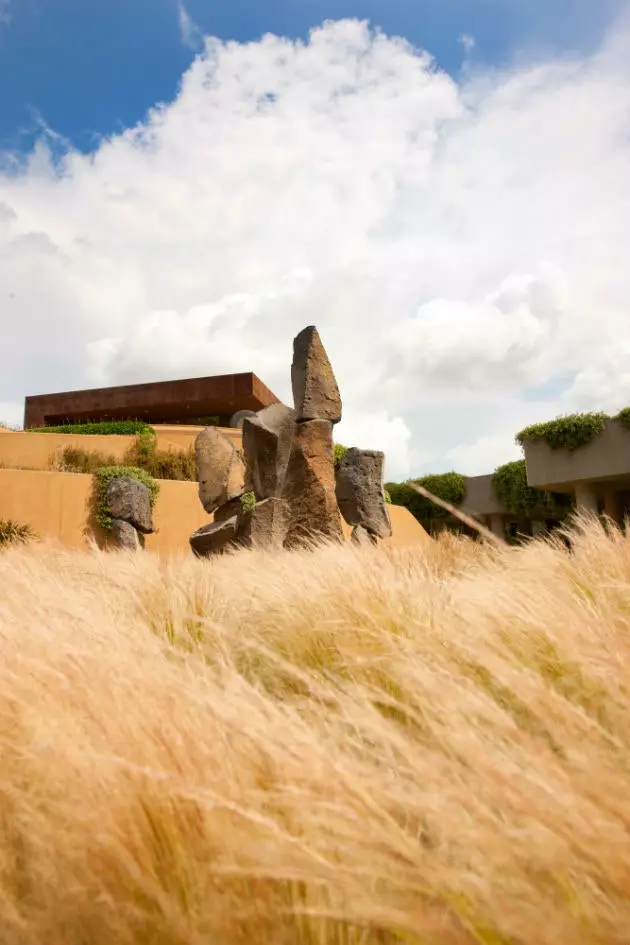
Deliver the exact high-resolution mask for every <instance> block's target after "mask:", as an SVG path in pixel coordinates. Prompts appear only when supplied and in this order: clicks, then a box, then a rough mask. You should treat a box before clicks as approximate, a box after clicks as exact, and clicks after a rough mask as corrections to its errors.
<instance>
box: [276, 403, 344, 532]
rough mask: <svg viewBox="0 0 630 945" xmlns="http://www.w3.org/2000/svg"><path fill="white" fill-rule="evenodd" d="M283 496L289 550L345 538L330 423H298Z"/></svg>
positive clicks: (315, 421)
mask: <svg viewBox="0 0 630 945" xmlns="http://www.w3.org/2000/svg"><path fill="white" fill-rule="evenodd" d="M282 497H283V499H285V500H286V502H287V503H288V506H289V520H288V527H287V535H286V538H285V547H287V548H291V547H295V546H296V545H299V544H303V543H309V542H313V541H322V540H338V541H341V540H342V539H343V531H342V528H341V516H340V514H339V509H338V507H337V501H336V499H335V468H334V459H333V440H332V424H331V423H330V421H328V420H310V421H308V422H307V423H298V424H297V427H296V430H295V439H294V441H293V448H292V450H291V455H290V457H289V464H288V466H287V474H286V477H285V481H284V489H283V493H282Z"/></svg>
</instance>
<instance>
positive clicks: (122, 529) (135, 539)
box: [112, 518, 142, 551]
mask: <svg viewBox="0 0 630 945" xmlns="http://www.w3.org/2000/svg"><path fill="white" fill-rule="evenodd" d="M112 538H113V540H114V543H115V544H116V545H117V547H118V548H122V549H124V550H125V551H139V550H140V548H141V547H142V546H141V544H140V535H139V534H138V532H137V531H136V529H135V528H134V527H133V525H130V524H129V522H124V521H123V520H122V519H121V518H115V519H114V520H113V521H112Z"/></svg>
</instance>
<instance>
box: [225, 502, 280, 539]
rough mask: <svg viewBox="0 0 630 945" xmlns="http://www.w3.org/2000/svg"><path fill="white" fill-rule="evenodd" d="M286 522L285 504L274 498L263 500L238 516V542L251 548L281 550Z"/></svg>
mask: <svg viewBox="0 0 630 945" xmlns="http://www.w3.org/2000/svg"><path fill="white" fill-rule="evenodd" d="M288 521H289V507H288V505H287V503H286V502H284V501H283V500H282V499H278V498H276V497H273V498H270V499H263V501H262V502H257V503H256V505H255V506H254V507H253V509H250V510H249V511H247V512H246V511H243V512H241V514H240V515H239V518H238V525H237V532H238V540H239V542H240V543H241V544H243V545H246V546H248V547H251V548H282V546H283V543H284V539H285V537H286V534H287V528H288Z"/></svg>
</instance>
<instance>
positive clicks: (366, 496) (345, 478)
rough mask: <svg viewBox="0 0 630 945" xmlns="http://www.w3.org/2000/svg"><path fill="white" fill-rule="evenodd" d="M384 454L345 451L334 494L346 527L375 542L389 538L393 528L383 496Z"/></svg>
mask: <svg viewBox="0 0 630 945" xmlns="http://www.w3.org/2000/svg"><path fill="white" fill-rule="evenodd" d="M384 462H385V454H384V453H381V452H379V451H378V450H359V449H357V448H356V447H351V448H350V449H347V450H346V451H345V453H344V454H343V456H342V457H341V461H340V463H339V469H338V470H337V476H336V487H335V492H336V496H337V502H338V504H339V508H340V510H341V514H342V515H343V517H344V519H345V520H346V522H347V523H348V525H354V526H355V527H361V528H363V529H365V530H366V531H367V532H368V534H369V535H372V536H374V538H388V537H389V536H390V535H391V533H392V526H391V522H390V520H389V515H388V513H387V506H386V505H385V493H384V492H383V465H384Z"/></svg>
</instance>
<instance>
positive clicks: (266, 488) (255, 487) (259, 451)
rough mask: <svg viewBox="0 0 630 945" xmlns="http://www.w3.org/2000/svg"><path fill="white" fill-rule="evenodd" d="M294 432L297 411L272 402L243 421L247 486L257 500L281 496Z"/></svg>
mask: <svg viewBox="0 0 630 945" xmlns="http://www.w3.org/2000/svg"><path fill="white" fill-rule="evenodd" d="M294 435H295V410H293V409H292V408H291V407H287V406H286V405H285V404H271V406H269V407H265V409H264V410H261V411H260V412H259V413H257V414H256V415H255V416H253V417H247V418H246V419H245V421H244V423H243V454H244V456H245V469H246V473H245V482H246V489H247V490H248V491H249V490H250V489H251V490H252V491H253V492H254V494H255V496H256V498H257V499H259V500H260V499H271V498H274V497H276V496H279V495H281V493H282V485H283V483H284V477H285V474H286V471H287V465H288V462H289V455H290V453H291V447H292V445H293V437H294Z"/></svg>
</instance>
